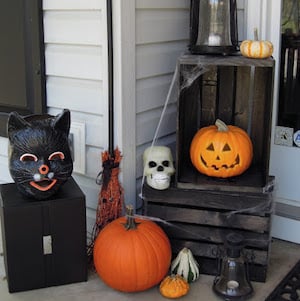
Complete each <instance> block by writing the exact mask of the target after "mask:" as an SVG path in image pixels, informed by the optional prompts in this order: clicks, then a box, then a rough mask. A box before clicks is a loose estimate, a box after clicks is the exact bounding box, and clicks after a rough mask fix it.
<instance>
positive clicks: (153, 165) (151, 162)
mask: <svg viewBox="0 0 300 301" xmlns="http://www.w3.org/2000/svg"><path fill="white" fill-rule="evenodd" d="M156 165H157V164H156V163H155V162H154V161H150V162H149V167H150V168H153V167H155V166H156Z"/></svg>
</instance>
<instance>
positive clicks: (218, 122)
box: [215, 119, 228, 132]
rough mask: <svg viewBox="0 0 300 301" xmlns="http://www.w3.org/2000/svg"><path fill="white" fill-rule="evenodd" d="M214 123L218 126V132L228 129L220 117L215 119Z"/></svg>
mask: <svg viewBox="0 0 300 301" xmlns="http://www.w3.org/2000/svg"><path fill="white" fill-rule="evenodd" d="M215 125H216V126H217V127H218V131H219V132H227V131H228V127H227V125H226V124H225V122H223V121H222V120H220V119H217V120H216V122H215Z"/></svg>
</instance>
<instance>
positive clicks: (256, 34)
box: [254, 27, 258, 41]
mask: <svg viewBox="0 0 300 301" xmlns="http://www.w3.org/2000/svg"><path fill="white" fill-rule="evenodd" d="M254 41H258V30H257V27H255V28H254Z"/></svg>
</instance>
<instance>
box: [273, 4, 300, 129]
mask: <svg viewBox="0 0 300 301" xmlns="http://www.w3.org/2000/svg"><path fill="white" fill-rule="evenodd" d="M299 26H300V0H284V1H283V6H282V20H281V29H282V34H281V66H280V90H279V110H278V111H279V112H278V125H279V126H285V127H290V128H293V129H294V130H295V131H296V130H299V129H300V53H299V49H300V30H299V29H300V27H299Z"/></svg>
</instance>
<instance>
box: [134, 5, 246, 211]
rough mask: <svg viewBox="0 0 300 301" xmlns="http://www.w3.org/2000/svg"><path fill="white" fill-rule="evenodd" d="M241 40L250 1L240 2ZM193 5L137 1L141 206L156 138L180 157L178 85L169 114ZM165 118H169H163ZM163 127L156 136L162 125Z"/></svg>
mask: <svg viewBox="0 0 300 301" xmlns="http://www.w3.org/2000/svg"><path fill="white" fill-rule="evenodd" d="M237 3H238V29H239V32H238V36H239V39H240V40H243V38H244V36H245V26H244V22H245V20H246V19H245V2H244V0H238V2H237ZM189 6H190V1H188V0H184V1H180V0H176V1H175V0H153V1H147V0H137V1H136V70H137V74H136V110H137V111H136V166H137V171H136V177H137V208H140V207H141V206H142V200H141V199H140V198H139V195H142V191H141V186H142V185H141V183H142V181H143V180H144V179H143V177H142V176H143V160H142V156H143V152H144V150H145V148H146V147H148V146H150V145H151V143H152V141H153V139H154V136H155V134H157V137H155V138H157V141H156V142H155V144H156V145H167V146H169V147H170V148H171V150H172V153H173V157H174V159H175V143H176V120H177V104H176V102H177V98H176V86H175V88H174V90H172V93H171V94H170V95H171V97H170V99H168V106H167V107H166V110H165V111H163V108H164V104H165V102H166V97H167V94H168V90H169V88H170V83H171V80H172V77H173V74H174V71H175V67H176V62H177V58H178V57H179V56H180V55H181V54H182V53H184V52H186V51H187V50H188V44H189V19H190V15H189V14H190V10H189ZM162 114H163V115H162ZM160 118H162V119H161V124H160V126H159V130H158V131H157V133H156V130H157V127H158V124H159V121H160Z"/></svg>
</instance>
